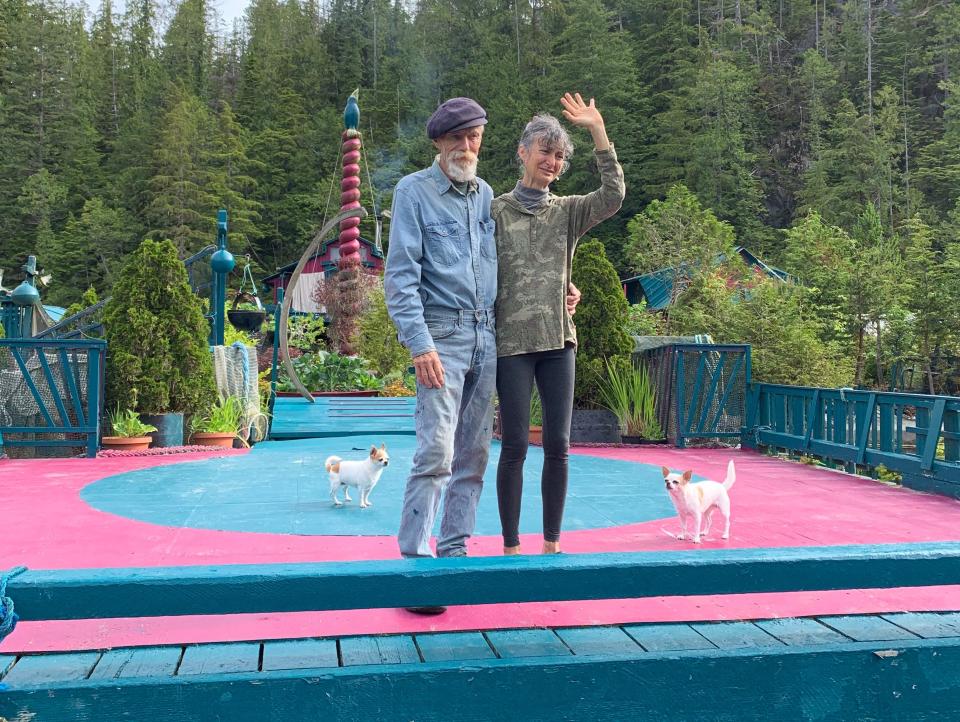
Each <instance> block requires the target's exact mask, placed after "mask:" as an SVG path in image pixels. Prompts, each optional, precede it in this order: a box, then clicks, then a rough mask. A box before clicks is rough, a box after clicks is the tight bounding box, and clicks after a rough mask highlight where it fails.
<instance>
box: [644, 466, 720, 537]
mask: <svg viewBox="0 0 960 722" xmlns="http://www.w3.org/2000/svg"><path fill="white" fill-rule="evenodd" d="M660 470H661V471H662V472H663V482H664V484H666V487H667V493H668V494H669V495H670V499H671V500H672V501H673V505H674V507H676V509H677V514H678V515H679V516H680V534H678V535H677V539H685V538H687V536H688V534H687V524H688V522H691V527H692V528H691V530H690V536H692V538H693V543H694V544H699V543H700V537H701V535H702V536H706V535H707V532H709V531H710V521H711V518H712V517H713V512H714V511H715V510H717V509H719V510H720V513H721V514H723V520H724V528H723V538H724V539H729V538H730V495H729V494H728V492H729V491H730V487H731V486H733V482H735V481H736V480H737V476H736V472H735V470H734V468H733V459H731V460H730V463H729V464H727V478H726V479H724V480H723V483H722V484H721V483H720V482H719V481H711V480H709V479H708V480H706V481H698V482H696V483H695V484H691V483H690V477H692V476H693V472H692V471H685V472H683V473H682V474H678V473H676V472H671V471H670V469H668V468H667V467H665V466H663V467H661V468H660ZM704 517H706V526H704V525H703V520H704ZM701 527H702V528H703V531H701Z"/></svg>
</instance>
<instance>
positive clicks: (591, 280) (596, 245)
mask: <svg viewBox="0 0 960 722" xmlns="http://www.w3.org/2000/svg"><path fill="white" fill-rule="evenodd" d="M573 283H574V285H576V286H577V288H579V289H580V292H581V293H582V294H583V298H582V299H581V301H580V305H579V306H577V313H576V315H575V316H574V321H575V323H576V325H577V340H578V342H579V345H580V348H579V350H578V352H577V378H576V384H575V387H574V392H573V405H574V407H576V408H578V409H589V408H596V407H597V406H599V400H600V396H599V393H600V392H599V386H598V381H599V379H601V378H603V372H604V370H605V365H606V360H607V359H612V358H613V357H615V356H628V355H629V354H630V353H631V352H632V351H633V339H631V338H630V336H629V334H628V333H627V332H626V330H625V326H626V321H627V308H628V306H629V304H628V303H627V299H626V297H625V296H624V295H623V288H622V287H621V286H620V279H619V277H618V276H617V271H616V269H614V267H613V264H612V263H610V261H609V259H608V258H607V253H606V250H605V249H604V246H603V243H601V242H600V241H596V240H591V241H587V242H585V243H581V244H580V247H579V248H578V249H577V252H576V255H575V256H574V258H573Z"/></svg>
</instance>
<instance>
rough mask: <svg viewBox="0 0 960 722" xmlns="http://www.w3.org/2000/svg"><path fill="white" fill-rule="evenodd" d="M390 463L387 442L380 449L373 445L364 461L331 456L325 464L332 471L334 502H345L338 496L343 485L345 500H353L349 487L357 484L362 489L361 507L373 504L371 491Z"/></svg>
mask: <svg viewBox="0 0 960 722" xmlns="http://www.w3.org/2000/svg"><path fill="white" fill-rule="evenodd" d="M389 463H390V457H389V455H387V445H386V444H380V448H379V449H378V448H377V447H376V446H373V445H371V446H370V455H369V456H367V458H366V459H363V460H362V461H344V460H343V459H341V458H340V457H339V456H331V457H329V458H328V459H327V461H326V463H325V464H324V466H325V467H326V469H327V471H328V472H329V473H330V498H331V499H333V503H334V504H335V505H337V506H340V505H341V504H342V503H343V502H341V501H340V499H339V498H337V492H338V491H339V490H340V487H341V486H342V487H343V488H344V490H343V498H344V501H351V499H350V490H349V489H348V488H347V487H350V486H355V487H357V488H358V489H359V490H360V508H362V509H365V508H366V507H368V506H372V504H371V503H370V492H371V491H373V487H375V486H376V485H377V482H378V481H380V475H381V474H382V473H383V470H384V469H386V468H387V464H389Z"/></svg>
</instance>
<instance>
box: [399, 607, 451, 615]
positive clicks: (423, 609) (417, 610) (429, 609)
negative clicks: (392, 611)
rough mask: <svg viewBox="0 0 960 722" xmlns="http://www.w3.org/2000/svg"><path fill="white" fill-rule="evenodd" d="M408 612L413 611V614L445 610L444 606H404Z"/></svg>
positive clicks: (442, 611) (436, 612)
mask: <svg viewBox="0 0 960 722" xmlns="http://www.w3.org/2000/svg"><path fill="white" fill-rule="evenodd" d="M404 609H406V610H407V611H408V612H413V613H414V614H429V615H433V614H443V613H444V612H445V611H447V608H446V607H404Z"/></svg>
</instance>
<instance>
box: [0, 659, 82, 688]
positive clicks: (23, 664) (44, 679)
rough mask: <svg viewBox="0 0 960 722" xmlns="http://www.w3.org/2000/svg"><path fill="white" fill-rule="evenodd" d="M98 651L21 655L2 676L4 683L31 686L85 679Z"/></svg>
mask: <svg viewBox="0 0 960 722" xmlns="http://www.w3.org/2000/svg"><path fill="white" fill-rule="evenodd" d="M99 659H100V652H70V653H68V654H32V655H27V656H25V657H21V658H20V660H19V661H18V662H17V663H16V664H15V665H14V666H13V668H12V669H11V670H10V671H9V672H7V675H6V676H5V677H4V678H3V682H4V684H6V685H18V686H31V685H45V684H50V683H53V682H66V681H70V680H77V679H86V678H87V677H88V676H89V674H90V670H92V669H93V666H94V665H95V664H96V663H97V660H99Z"/></svg>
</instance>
